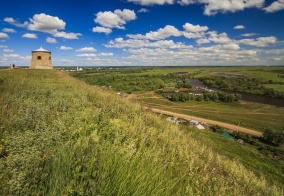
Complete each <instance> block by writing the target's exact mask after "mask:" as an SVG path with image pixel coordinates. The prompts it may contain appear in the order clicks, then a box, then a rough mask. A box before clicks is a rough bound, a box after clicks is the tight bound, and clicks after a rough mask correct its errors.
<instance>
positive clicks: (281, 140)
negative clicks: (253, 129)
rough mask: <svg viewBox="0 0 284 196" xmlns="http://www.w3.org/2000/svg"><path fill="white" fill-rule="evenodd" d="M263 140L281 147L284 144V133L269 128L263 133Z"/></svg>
mask: <svg viewBox="0 0 284 196" xmlns="http://www.w3.org/2000/svg"><path fill="white" fill-rule="evenodd" d="M263 139H264V140H265V141H266V142H268V143H270V144H276V145H281V144H284V132H281V131H276V130H274V129H271V128H267V129H265V130H264V132H263Z"/></svg>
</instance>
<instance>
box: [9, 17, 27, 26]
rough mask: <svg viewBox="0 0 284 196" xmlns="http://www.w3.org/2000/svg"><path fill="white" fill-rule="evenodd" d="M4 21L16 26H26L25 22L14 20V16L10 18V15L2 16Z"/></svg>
mask: <svg viewBox="0 0 284 196" xmlns="http://www.w3.org/2000/svg"><path fill="white" fill-rule="evenodd" d="M4 21H5V22H7V23H9V24H11V25H14V26H17V27H25V26H27V22H24V23H23V24H22V23H20V22H19V21H17V20H15V19H14V18H11V17H6V18H4Z"/></svg>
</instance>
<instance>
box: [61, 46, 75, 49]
mask: <svg viewBox="0 0 284 196" xmlns="http://www.w3.org/2000/svg"><path fill="white" fill-rule="evenodd" d="M59 49H60V50H73V48H72V47H68V46H60V48H59Z"/></svg>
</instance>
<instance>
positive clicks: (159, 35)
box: [126, 25, 182, 40]
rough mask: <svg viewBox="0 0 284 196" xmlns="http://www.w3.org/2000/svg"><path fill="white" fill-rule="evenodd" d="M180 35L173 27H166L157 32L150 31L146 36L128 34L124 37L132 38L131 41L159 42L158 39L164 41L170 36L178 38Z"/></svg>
mask: <svg viewBox="0 0 284 196" xmlns="http://www.w3.org/2000/svg"><path fill="white" fill-rule="evenodd" d="M181 35H182V32H180V31H179V30H178V29H176V28H175V27H174V26H171V25H166V26H165V27H164V28H160V29H158V30H157V31H150V32H149V33H146V35H142V34H136V35H132V34H128V35H126V36H127V37H129V38H132V39H149V40H160V39H165V38H168V37H171V36H175V37H179V36H181Z"/></svg>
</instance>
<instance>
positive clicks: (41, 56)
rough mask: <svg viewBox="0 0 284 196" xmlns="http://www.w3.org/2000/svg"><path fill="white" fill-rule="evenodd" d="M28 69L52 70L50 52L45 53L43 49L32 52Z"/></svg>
mask: <svg viewBox="0 0 284 196" xmlns="http://www.w3.org/2000/svg"><path fill="white" fill-rule="evenodd" d="M30 69H53V67H52V61H51V52H49V51H46V50H44V49H43V48H40V49H38V50H35V51H32V61H31V65H30Z"/></svg>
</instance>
